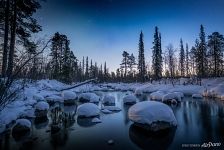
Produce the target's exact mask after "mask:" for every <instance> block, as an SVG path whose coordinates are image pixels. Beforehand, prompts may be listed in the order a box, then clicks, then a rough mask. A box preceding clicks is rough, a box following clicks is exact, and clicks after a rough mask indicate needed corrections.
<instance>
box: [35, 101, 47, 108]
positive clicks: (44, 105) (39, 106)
mask: <svg viewBox="0 0 224 150" xmlns="http://www.w3.org/2000/svg"><path fill="white" fill-rule="evenodd" d="M35 109H36V110H48V109H49V104H48V103H46V102H44V101H41V102H38V103H37V104H36V105H35Z"/></svg>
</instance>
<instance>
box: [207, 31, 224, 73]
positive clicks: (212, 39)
mask: <svg viewBox="0 0 224 150" xmlns="http://www.w3.org/2000/svg"><path fill="white" fill-rule="evenodd" d="M208 47H209V58H210V61H209V63H210V64H211V68H210V69H211V76H213V77H220V76H221V75H222V73H223V69H224V68H223V65H222V64H223V60H224V59H223V52H224V37H223V35H222V34H220V33H219V32H213V33H212V34H211V35H209V36H208Z"/></svg>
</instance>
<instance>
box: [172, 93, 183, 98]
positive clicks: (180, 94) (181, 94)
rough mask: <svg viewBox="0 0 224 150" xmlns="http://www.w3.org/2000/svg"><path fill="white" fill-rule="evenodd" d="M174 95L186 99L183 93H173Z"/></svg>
mask: <svg viewBox="0 0 224 150" xmlns="http://www.w3.org/2000/svg"><path fill="white" fill-rule="evenodd" d="M173 93H175V94H177V95H179V96H180V98H184V93H182V92H173Z"/></svg>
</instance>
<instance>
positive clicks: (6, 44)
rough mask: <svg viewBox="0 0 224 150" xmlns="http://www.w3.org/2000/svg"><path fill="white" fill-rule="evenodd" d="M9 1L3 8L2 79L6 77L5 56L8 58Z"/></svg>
mask: <svg viewBox="0 0 224 150" xmlns="http://www.w3.org/2000/svg"><path fill="white" fill-rule="evenodd" d="M8 34H9V0H7V1H6V8H5V31H4V48H3V60H2V77H5V75H6V69H7V56H8V40H9V35H8Z"/></svg>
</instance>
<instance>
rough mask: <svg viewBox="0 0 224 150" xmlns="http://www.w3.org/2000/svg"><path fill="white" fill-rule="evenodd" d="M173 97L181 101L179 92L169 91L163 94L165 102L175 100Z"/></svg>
mask: <svg viewBox="0 0 224 150" xmlns="http://www.w3.org/2000/svg"><path fill="white" fill-rule="evenodd" d="M173 99H175V100H177V101H178V102H180V101H181V97H180V95H179V94H177V93H168V94H165V95H164V96H163V99H162V101H163V102H170V101H171V100H173Z"/></svg>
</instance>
